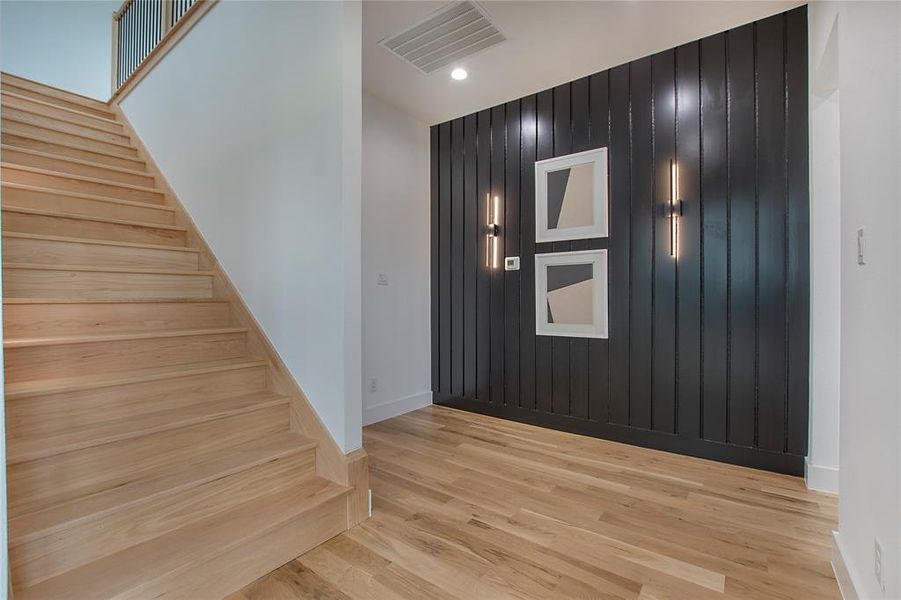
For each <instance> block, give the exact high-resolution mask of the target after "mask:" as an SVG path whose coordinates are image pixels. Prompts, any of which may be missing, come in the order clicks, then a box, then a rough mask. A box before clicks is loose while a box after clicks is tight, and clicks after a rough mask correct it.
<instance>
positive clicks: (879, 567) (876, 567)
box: [873, 538, 885, 592]
mask: <svg viewBox="0 0 901 600" xmlns="http://www.w3.org/2000/svg"><path fill="white" fill-rule="evenodd" d="M882 556H883V552H882V544H881V543H879V538H874V539H873V574H874V575H875V576H876V583H878V584H879V587H880V588H882V591H883V592H884V591H885V577H884V576H883V574H884V573H885V571H884V570H883V563H882Z"/></svg>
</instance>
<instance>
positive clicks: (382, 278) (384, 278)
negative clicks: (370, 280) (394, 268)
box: [375, 273, 388, 285]
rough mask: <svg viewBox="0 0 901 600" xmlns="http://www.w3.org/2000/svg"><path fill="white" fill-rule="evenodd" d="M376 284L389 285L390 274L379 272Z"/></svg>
mask: <svg viewBox="0 0 901 600" xmlns="http://www.w3.org/2000/svg"><path fill="white" fill-rule="evenodd" d="M375 284H376V285H388V274H387V273H379V274H378V276H377V277H376V280H375Z"/></svg>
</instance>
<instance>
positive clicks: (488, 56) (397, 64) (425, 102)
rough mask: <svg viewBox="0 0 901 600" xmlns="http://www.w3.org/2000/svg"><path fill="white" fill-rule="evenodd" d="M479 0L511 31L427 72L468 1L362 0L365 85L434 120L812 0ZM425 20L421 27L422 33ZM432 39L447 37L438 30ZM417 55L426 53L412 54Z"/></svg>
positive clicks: (371, 91) (427, 120) (501, 27)
mask: <svg viewBox="0 0 901 600" xmlns="http://www.w3.org/2000/svg"><path fill="white" fill-rule="evenodd" d="M0 1H2V0H0ZM478 3H479V4H478V6H477V7H476V8H477V10H478V12H479V14H480V15H481V16H482V17H484V16H485V15H488V16H490V22H491V23H493V24H494V26H495V27H496V28H497V29H498V30H499V31H501V32H503V36H504V38H506V40H505V41H504V42H503V43H500V44H494V45H492V46H490V47H488V48H487V49H483V50H480V51H478V52H476V53H474V54H469V55H467V56H465V57H463V56H460V55H457V56H454V57H448V58H450V62H449V63H447V64H445V65H444V66H443V67H438V66H437V64H433V65H431V66H430V68H434V69H435V70H434V71H433V72H432V73H431V74H427V73H426V72H425V71H424V70H422V69H420V68H412V67H411V66H410V62H408V61H406V60H398V56H403V52H404V51H410V52H412V49H411V48H412V47H413V46H416V43H415V40H414V38H419V39H422V40H424V39H425V38H426V37H428V36H426V35H424V32H425V30H428V29H429V28H430V27H431V28H435V25H434V24H433V23H431V19H433V18H436V17H438V16H439V15H447V14H452V13H445V12H444V11H448V10H450V11H453V10H464V9H462V8H460V7H462V6H464V5H466V4H467V3H466V2H462V3H461V2H451V1H449V0H415V1H409V0H367V1H364V2H363V90H364V91H365V92H366V93H367V94H371V95H373V96H376V97H378V98H381V99H382V100H383V101H385V102H387V103H388V104H391V105H393V106H395V107H397V108H399V109H400V110H401V111H403V112H406V113H408V114H410V115H413V116H414V117H415V118H417V119H418V120H420V121H422V122H424V123H427V124H430V125H431V124H434V123H440V122H443V121H446V120H448V119H452V118H454V117H459V116H462V115H466V114H469V113H472V112H475V111H477V110H481V109H484V108H488V107H491V106H496V105H498V104H500V103H502V102H507V101H509V100H514V99H516V98H520V97H522V96H525V95H527V94H534V93H535V92H540V91H541V90H545V89H548V88H550V87H553V86H555V85H559V84H561V83H565V82H567V81H573V80H575V79H578V78H580V77H584V76H586V75H590V74H592V73H597V72H598V71H601V70H603V69H608V68H610V67H615V66H616V65H621V64H623V63H626V62H628V61H630V60H635V59H637V58H641V57H643V56H649V55H651V54H654V53H655V52H659V51H661V50H666V49H667V48H672V47H674V46H678V45H679V44H684V43H686V42H689V41H692V40H696V39H699V38H702V37H704V36H707V35H711V34H714V33H718V32H720V31H724V30H726V29H729V28H731V27H736V26H739V25H743V24H745V23H749V22H751V21H754V20H756V19H761V18H763V17H768V16H770V15H773V14H776V13H779V12H782V11H784V10H788V9H790V8H794V7H796V6H799V5H800V4H803V3H804V1H803V0H767V1H758V0H731V1H728V2H724V1H723V0H665V1H663V0H642V1H636V0H609V1H576V0H531V1H525V0H523V1H519V0H478ZM468 4H472V2H469V3H468ZM470 16H471V17H473V18H475V16H474V15H470ZM443 18H445V19H446V18H447V17H446V16H444V17H443ZM467 18H469V17H467ZM460 20H461V21H462V20H463V19H460ZM418 27H422V30H423V33H420V32H419V30H418V29H417V28H418ZM439 27H440V26H439ZM401 30H404V31H405V32H407V33H410V32H412V35H411V36H410V38H409V39H406V38H402V40H403V41H401V42H400V43H399V44H397V45H396V48H397V49H398V50H400V52H399V53H398V54H395V53H394V52H393V51H390V50H389V48H390V46H387V45H385V44H386V43H388V42H390V41H391V40H395V42H396V41H397V39H398V36H400V35H403V34H398V32H399V31H401ZM420 36H421V37H420ZM438 37H440V34H439V35H438ZM448 37H451V36H448ZM431 41H438V42H439V43H438V44H436V45H438V46H440V45H441V44H440V41H439V40H438V38H437V37H436V38H435V39H433V40H431ZM407 42H410V43H407ZM425 43H426V44H427V43H429V42H425ZM404 44H406V45H404ZM422 50H424V51H425V52H430V51H431V50H430V49H425V48H423V49H422ZM458 50H462V48H458ZM452 52H453V51H452ZM417 58H422V56H416V57H415V58H414V59H413V60H414V61H415V60H416V59H417ZM438 62H442V61H438ZM426 66H429V65H426ZM454 67H461V68H464V69H466V70H467V71H468V72H469V77H467V78H466V80H465V81H455V80H454V79H452V78H451V77H450V71H451V69H452V68H454Z"/></svg>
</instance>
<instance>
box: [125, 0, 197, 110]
mask: <svg viewBox="0 0 901 600" xmlns="http://www.w3.org/2000/svg"><path fill="white" fill-rule="evenodd" d="M201 4H202V2H200V1H198V0H125V2H124V3H123V4H122V6H121V7H120V8H119V10H117V11H116V12H114V13H113V53H112V54H113V64H112V75H113V77H112V93H113V94H115V93H116V91H117V90H118V89H119V88H120V87H122V85H123V84H125V82H127V81H128V78H129V77H131V75H132V74H133V73H134V72H135V71H136V70H137V69H138V67H140V66H141V63H143V62H144V60H145V59H146V58H147V57H148V56H149V55H150V53H151V52H153V50H154V49H155V48H156V47H157V46H158V45H159V44H160V42H162V41H163V40H165V39H166V36H168V35H169V34H170V33H171V32H172V31H173V30H174V29H175V26H176V24H178V22H179V21H181V20H182V19H183V18H185V17H186V16H187V15H188V14H189V13H190V12H191V11H192V10H194V9H196V8H198V7H199V6H200V5H201Z"/></svg>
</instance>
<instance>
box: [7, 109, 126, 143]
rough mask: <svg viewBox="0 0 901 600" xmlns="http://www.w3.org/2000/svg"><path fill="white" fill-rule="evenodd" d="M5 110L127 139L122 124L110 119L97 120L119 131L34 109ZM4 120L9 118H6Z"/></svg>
mask: <svg viewBox="0 0 901 600" xmlns="http://www.w3.org/2000/svg"><path fill="white" fill-rule="evenodd" d="M43 104H45V105H47V106H52V105H51V104H49V103H46V102H44V103H43ZM53 108H57V109H62V110H65V108H66V107H64V106H53ZM5 109H6V110H13V111H20V112H23V113H27V114H29V115H34V116H35V117H39V118H42V119H50V120H53V121H59V122H60V123H68V124H69V125H78V126H79V127H84V128H86V129H91V130H93V131H100V132H103V133H112V134H115V135H121V136H125V137H128V134H127V133H125V131H124V127H123V126H122V123H119V122H118V121H112V120H110V119H102V118H99V120H100V121H101V122H103V123H106V124H108V125H116V126H118V127H119V128H120V130H121V131H119V132H115V131H110V130H108V129H103V128H101V127H99V125H100V123H97V124H90V125H89V124H86V123H82V122H80V121H76V120H73V119H71V118H69V117H68V116H66V117H63V116H57V115H48V114H45V113H42V112H38V111H36V110H35V109H34V107H22V106H6V107H5ZM82 115H83V116H90V115H85V114H84V113H82ZM6 118H9V117H6Z"/></svg>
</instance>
